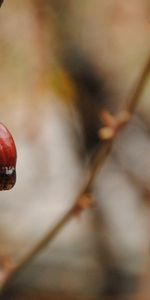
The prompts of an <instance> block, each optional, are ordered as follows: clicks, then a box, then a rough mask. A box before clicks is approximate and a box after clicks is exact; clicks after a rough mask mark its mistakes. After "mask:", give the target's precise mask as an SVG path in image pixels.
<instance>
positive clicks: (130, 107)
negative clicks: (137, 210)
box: [1, 57, 150, 291]
mask: <svg viewBox="0 0 150 300" xmlns="http://www.w3.org/2000/svg"><path fill="white" fill-rule="evenodd" d="M149 70H150V57H149V59H148V62H147V63H146V66H145V68H144V71H143V72H142V75H141V76H140V79H139V80H138V82H137V84H136V88H135V91H134V93H133V95H132V97H130V99H129V101H128V102H127V105H126V107H125V111H127V112H128V113H129V114H130V115H131V116H132V115H133V113H134V111H135V109H136V106H137V105H138V102H139V100H140V97H141V94H142V91H143V88H144V85H145V81H146V79H147V76H148V74H149ZM124 125H125V124H124ZM122 127H124V126H122ZM122 127H121V128H122ZM114 140H115V136H114V137H113V139H110V140H104V141H103V143H102V144H101V145H100V146H99V147H98V149H97V152H96V153H95V157H94V159H93V162H92V164H91V167H90V172H89V175H88V179H87V181H86V183H85V185H84V187H83V188H82V190H81V192H80V193H79V196H78V197H77V199H76V200H75V202H74V204H73V206H72V207H71V209H70V210H69V211H68V212H66V213H65V214H64V216H63V217H62V218H61V220H60V221H58V223H57V224H56V225H55V226H54V227H53V228H52V229H50V230H49V231H48V233H47V234H46V235H45V236H44V237H43V238H42V240H41V241H40V242H38V243H37V245H35V246H34V247H33V249H32V250H31V251H30V252H29V253H28V254H27V255H26V256H25V257H23V258H22V259H21V260H20V261H19V263H17V264H16V266H15V267H14V268H13V269H12V270H11V271H10V272H9V273H8V274H5V277H4V281H3V282H1V290H2V291H3V290H4V289H6V287H7V286H8V285H9V284H10V283H11V281H12V279H14V278H15V277H16V276H17V275H19V273H20V271H21V270H22V269H23V268H24V267H25V266H26V265H27V264H28V263H30V261H31V260H32V259H33V258H34V257H35V256H36V255H37V254H39V252H40V251H41V250H42V249H43V248H44V247H45V246H47V244H48V243H50V242H52V241H53V239H54V238H55V237H56V236H57V234H58V233H60V231H61V230H62V229H63V228H64V226H65V225H66V224H68V222H69V221H71V220H72V219H73V217H74V216H75V214H76V212H77V211H78V210H79V209H80V208H81V207H80V199H81V198H82V197H83V196H84V195H86V194H89V193H90V192H91V188H92V185H93V182H94V180H95V178H96V175H97V173H98V172H99V171H100V170H101V168H102V167H103V164H104V162H105V160H106V158H107V157H108V155H109V154H110V152H111V149H112V146H113V142H114Z"/></svg>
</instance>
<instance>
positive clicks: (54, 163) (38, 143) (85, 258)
mask: <svg viewBox="0 0 150 300" xmlns="http://www.w3.org/2000/svg"><path fill="white" fill-rule="evenodd" d="M72 44H75V45H76V46H77V47H78V49H79V51H81V52H82V54H83V55H84V56H85V57H86V58H87V59H88V61H89V62H90V63H91V64H92V65H93V67H94V68H95V70H96V72H97V74H99V77H100V78H101V77H102V78H103V82H104V87H105V90H106V101H107V105H108V106H109V108H110V109H111V110H112V111H113V112H117V111H118V110H119V109H121V107H123V105H124V104H125V103H126V101H127V100H128V97H129V96H130V94H131V93H132V91H133V90H134V86H135V84H136V81H137V79H138V78H139V75H140V73H141V70H142V69H143V67H144V64H145V62H146V60H147V57H148V55H149V53H150V1H149V0H143V1H141V0H133V1H129V0H127V1H120V0H111V1H105V0H101V1H99V0H86V1H79V0H78V1H73V0H70V1H68V0H61V1H57V0H56V1H55V0H51V1H48V0H26V1H19V0H13V1H11V0H5V1H4V3H3V5H2V7H1V10H0V120H1V122H3V123H4V124H6V125H7V126H8V127H9V128H10V130H11V132H12V134H13V136H14V138H15V141H16V145H17V150H18V162H17V183H16V186H15V188H14V189H13V190H12V191H10V192H1V195H0V256H1V257H2V258H3V256H4V255H10V256H12V257H14V259H16V260H18V259H20V258H21V257H22V256H23V255H24V254H25V253H27V251H29V250H30V249H31V247H32V246H33V245H34V244H35V243H36V242H37V241H38V240H39V239H40V238H41V237H42V235H43V234H44V233H45V232H46V231H47V230H48V229H49V228H50V227H51V226H53V225H54V224H56V222H57V221H58V220H59V218H60V217H61V216H62V215H63V213H64V212H65V211H66V210H67V209H69V207H70V206H71V204H72V203H73V200H74V198H75V196H76V194H78V190H79V186H80V185H81V183H82V182H83V180H84V173H85V170H84V169H83V165H82V163H81V164H79V163H78V149H76V148H75V143H74V139H73V136H72V131H71V129H70V128H72V126H77V127H78V126H79V121H78V119H76V121H75V122H76V125H74V123H73V120H72V117H71V114H70V111H69V108H68V107H69V104H68V102H69V103H70V101H71V99H72V97H73V95H74V87H73V86H72V81H71V80H70V78H69V76H68V74H66V72H65V71H64V70H63V68H62V66H61V65H60V61H59V59H58V57H59V55H61V54H62V53H64V51H66V53H68V52H67V51H68V49H69V46H70V45H72ZM149 86H150V85H149V80H148V81H147V84H146V87H145V90H144V91H143V95H142V99H141V101H140V105H139V106H138V110H137V115H136V116H135V119H134V120H133V122H132V123H131V125H130V126H128V128H127V130H126V131H125V132H124V133H123V135H122V137H121V138H120V140H118V141H117V143H116V149H115V154H114V155H116V156H117V168H116V167H112V165H111V166H110V169H109V163H108V166H107V167H106V174H104V175H103V180H102V186H103V187H104V188H103V189H102V196H103V199H104V200H103V201H104V202H105V199H106V198H107V199H108V198H111V199H112V201H113V200H114V211H115V212H114V214H115V215H116V218H117V219H118V218H119V219H120V220H121V218H122V216H123V215H124V214H125V215H126V220H128V212H129V211H130V198H132V197H131V194H132V195H133V198H136V199H138V200H137V202H138V205H139V202H140V203H141V204H140V205H141V207H142V208H141V210H142V212H143V213H142V214H141V215H140V214H139V218H137V216H138V214H137V215H135V216H133V219H134V220H135V224H138V223H140V222H141V219H142V220H143V217H144V220H145V222H146V223H147V226H146V227H145V228H146V230H147V229H148V228H149V227H150V226H149V224H148V219H149V218H148V216H149V197H150V189H149V182H150V156H149V155H150V135H149V130H150V98H149V96H150V88H149ZM104 100H105V99H104ZM89 113H90V112H89ZM68 131H69V134H70V139H71V140H68V138H66V133H67V134H68ZM81 144H82V142H81ZM111 159H112V158H110V160H111ZM113 164H114V161H113ZM118 164H119V167H118ZM115 166H116V163H115ZM118 168H119V169H118ZM112 170H113V171H112ZM114 170H115V173H114ZM111 171H112V172H113V176H114V174H115V180H114V182H113V184H112V178H113V176H111ZM109 174H110V176H109ZM107 176H108V177H107ZM105 177H107V179H108V180H105ZM120 178H121V179H120ZM119 180H120V181H119ZM116 190H121V193H119V192H118V193H116ZM131 190H132V191H131ZM120 197H121V198H122V199H124V198H125V199H129V201H128V202H129V206H128V209H127V210H126V208H125V210H123V209H122V210H121V209H120V208H118V204H117V203H118V201H120ZM103 201H102V203H103ZM99 202H100V201H99ZM131 202H132V199H131ZM99 205H101V204H99ZM102 205H103V204H102ZM110 207H111V206H110ZM112 210H113V209H112ZM97 212H98V213H99V210H98V209H97V208H94V211H92V212H91V211H87V212H85V213H84V214H83V215H82V216H81V217H79V218H75V219H74V220H73V221H72V222H71V223H70V224H68V226H67V227H66V228H64V230H63V231H62V232H61V234H60V235H59V236H58V237H57V238H56V240H55V241H53V243H52V244H51V246H50V247H47V248H46V249H45V251H43V252H42V253H41V254H40V255H39V256H38V257H37V258H36V259H35V260H34V261H33V262H32V263H31V264H30V265H29V266H28V267H27V268H26V269H25V270H24V272H22V273H21V274H20V276H19V278H17V279H16V281H15V282H14V283H13V285H12V287H11V292H10V294H9V295H8V299H11V297H12V299H24V298H23V297H27V296H26V295H29V297H30V299H34V298H35V299H38V295H41V299H51V297H52V298H53V299H54V298H55V297H56V299H57V298H58V299H60V298H61V299H62V298H63V297H64V298H65V299H78V298H79V299H80V298H82V299H99V297H100V291H101V287H102V284H103V281H104V276H103V270H102V269H103V268H102V265H103V263H102V261H103V259H102V256H103V253H101V252H103V251H102V250H101V249H102V248H101V246H100V243H99V232H102V236H103V239H105V233H103V229H102V228H101V226H100V225H99V223H98V224H97V219H96V216H97ZM109 213H110V212H109V209H108V215H109ZM102 214H103V210H102ZM106 214H107V213H106ZM129 219H130V218H129ZM131 219H132V217H131ZM110 222H111V221H110ZM142 222H143V221H142ZM126 223H128V221H127V222H126ZM129 223H130V222H129ZM133 223H134V222H133ZM131 224H132V223H131ZM131 224H129V226H127V227H126V228H125V232H126V233H127V232H130V226H132V225H131ZM120 228H121V227H120ZM142 228H144V227H142ZM117 230H118V229H116V232H118V234H121V236H122V235H124V234H125V235H126V233H124V231H121V230H120V233H119V231H117ZM139 230H140V229H139ZM137 231H138V226H135V236H136V232H137ZM113 232H114V236H115V234H116V232H115V230H114V231H112V232H111V234H110V235H111V237H112V239H113ZM107 234H108V235H109V233H107ZM118 236H119V235H118ZM141 236H142V238H143V246H141V248H140V249H144V250H141V251H145V244H144V243H145V241H147V243H149V235H148V232H146V234H145V232H144V231H142V232H141ZM142 238H141V237H140V238H139V240H140V242H139V243H142ZM131 239H132V244H134V245H135V248H136V242H135V240H136V239H135V240H134V237H132V235H131ZM137 239H138V238H137ZM110 245H111V246H112V247H113V245H112V244H111V243H110ZM117 245H118V244H117ZM142 247H143V248H142ZM146 247H148V246H146ZM133 248H134V247H133ZM142 253H143V252H142ZM147 277H148V276H147ZM147 277H146V278H147ZM145 282H147V279H145V281H144V288H143V289H144V292H143V293H144V294H142V296H141V294H140V292H139V293H138V295H136V299H138V298H139V299H141V300H143V299H146V300H148V299H149V296H150V291H149V290H148V287H147V284H146V283H145ZM24 295H25V296H24ZM15 297H18V298H15ZM42 297H43V298H42ZM44 297H45V298H44ZM46 297H47V298H46ZM144 297H145V298H144ZM25 299H26V298H25Z"/></svg>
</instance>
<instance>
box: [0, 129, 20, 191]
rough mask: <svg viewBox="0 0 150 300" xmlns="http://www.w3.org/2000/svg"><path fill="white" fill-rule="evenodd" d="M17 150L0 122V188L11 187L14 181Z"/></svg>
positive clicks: (6, 188)
mask: <svg viewBox="0 0 150 300" xmlns="http://www.w3.org/2000/svg"><path fill="white" fill-rule="evenodd" d="M16 160H17V151H16V146H15V142H14V140H13V137H12V135H11V133H10V132H9V130H8V129H7V128H6V127H5V126H4V125H3V124H2V123H0V190H1V191H2V190H9V189H11V188H12V187H13V186H14V184H15V182H16Z"/></svg>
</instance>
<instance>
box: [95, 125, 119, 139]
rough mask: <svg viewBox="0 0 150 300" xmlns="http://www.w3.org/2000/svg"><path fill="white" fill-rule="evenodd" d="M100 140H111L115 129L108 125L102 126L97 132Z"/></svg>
mask: <svg viewBox="0 0 150 300" xmlns="http://www.w3.org/2000/svg"><path fill="white" fill-rule="evenodd" d="M98 134H99V136H100V138H101V139H102V140H111V139H113V138H114V136H115V134H116V131H115V130H114V129H113V128H110V127H103V128H101V129H100V130H99V132H98Z"/></svg>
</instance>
